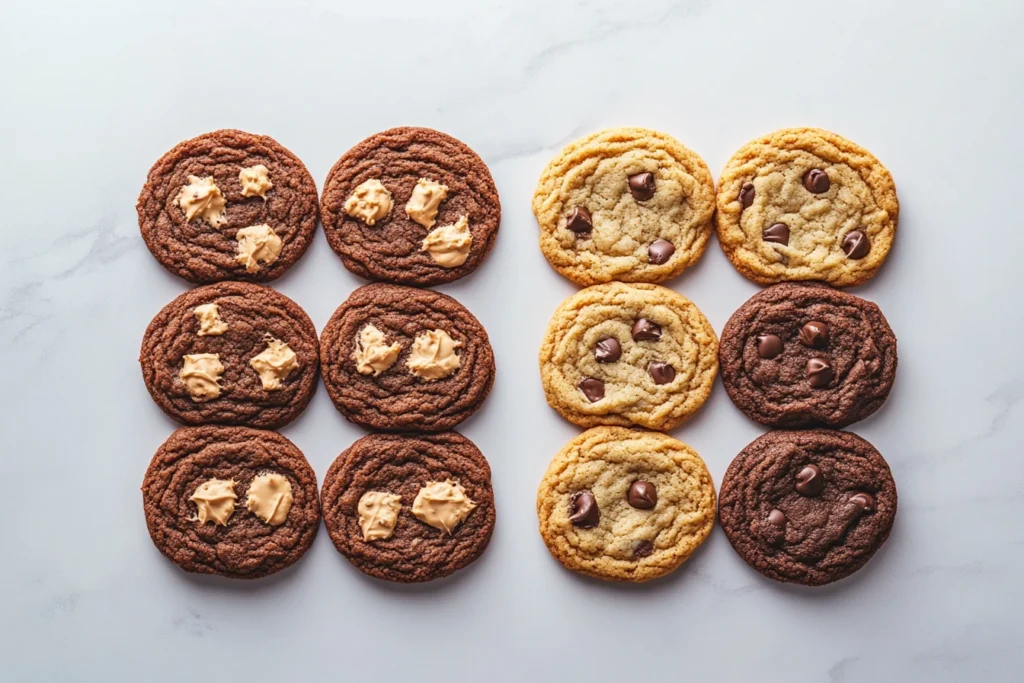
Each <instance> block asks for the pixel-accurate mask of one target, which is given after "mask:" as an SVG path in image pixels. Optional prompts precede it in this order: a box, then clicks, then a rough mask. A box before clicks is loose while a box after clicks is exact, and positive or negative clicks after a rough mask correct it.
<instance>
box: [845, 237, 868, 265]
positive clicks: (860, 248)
mask: <svg viewBox="0 0 1024 683" xmlns="http://www.w3.org/2000/svg"><path fill="white" fill-rule="evenodd" d="M869 251H871V240H869V239H868V236H867V235H865V234H864V233H863V232H861V231H860V230H854V231H852V232H848V233H846V237H844V238H843V253H845V254H846V257H847V258H852V259H862V258H864V257H865V256H867V255H868V252H869Z"/></svg>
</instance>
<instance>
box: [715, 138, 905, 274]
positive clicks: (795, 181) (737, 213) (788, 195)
mask: <svg viewBox="0 0 1024 683" xmlns="http://www.w3.org/2000/svg"><path fill="white" fill-rule="evenodd" d="M717 204H718V213H717V214H716V218H715V221H716V224H717V225H718V241H719V243H720V244H721V245H722V249H724V250H725V255H726V256H728V257H729V260H730V261H732V264H733V265H734V266H735V267H736V269H737V270H738V271H740V272H741V273H742V274H743V275H745V276H746V277H748V278H750V279H751V280H753V281H754V282H757V283H760V284H762V285H770V284H773V283H776V282H783V281H786V280H820V281H824V282H827V283H829V284H831V285H834V286H836V287H846V286H849V285H856V284H860V283H862V282H864V281H866V280H867V279H868V278H870V277H871V276H872V275H874V274H875V271H877V270H878V268H879V267H880V266H881V265H882V263H883V262H884V261H885V257H886V256H887V255H888V253H889V248H890V247H891V246H892V241H893V238H894V237H895V236H896V222H897V219H898V217H899V202H898V201H897V199H896V185H895V184H894V183H893V180H892V176H891V175H890V174H889V171H888V170H886V168H885V166H883V165H882V163H881V162H880V161H879V160H878V159H876V158H875V157H874V156H872V154H871V153H870V152H868V151H867V150H866V149H864V148H863V147H860V146H858V145H856V144H854V143H852V142H850V141H849V140H847V139H846V138H843V137H841V136H839V135H836V134H835V133H830V132H828V131H827V130H820V129H818V128H786V129H784V130H778V131H775V132H774V133H771V134H769V135H766V136H764V137H762V138H758V139H757V140H754V141H752V142H749V143H747V144H746V145H744V146H743V147H742V148H740V150H739V151H738V152H736V154H735V155H733V157H732V159H730V160H729V163H728V164H726V166H725V170H724V171H722V177H721V179H720V180H719V182H718V198H717Z"/></svg>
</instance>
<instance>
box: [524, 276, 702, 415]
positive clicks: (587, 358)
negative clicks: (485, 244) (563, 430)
mask: <svg viewBox="0 0 1024 683" xmlns="http://www.w3.org/2000/svg"><path fill="white" fill-rule="evenodd" d="M717 350H718V340H717V339H716V338H715V331H714V330H713V329H711V325H710V324H709V323H708V321H707V318H705V317H704V314H703V313H701V312H700V309H698V308H697V307H696V306H695V305H694V304H693V303H692V302H691V301H690V300H689V299H687V298H686V297H684V296H681V295H679V294H676V293H675V292H673V291H672V290H670V289H665V288H664V287H659V286H657V285H649V284H634V285H626V284H622V283H621V282H611V283H608V284H605V285H595V286H593V287H588V288H586V289H584V290H582V291H579V292H577V293H576V294H574V295H572V296H571V297H569V298H568V299H566V300H565V301H564V302H563V303H562V305H561V306H559V307H558V310H556V311H555V313H554V315H552V316H551V322H550V323H548V331H547V334H546V335H545V337H544V343H543V344H542V345H541V349H540V374H541V383H542V384H543V385H544V393H545V394H546V395H547V399H548V403H549V404H550V405H551V407H552V408H554V409H555V410H557V411H558V413H559V414H560V415H562V417H564V418H565V419H567V420H569V421H570V422H572V423H574V424H577V425H580V426H581V427H593V426H596V425H601V424H606V425H622V426H628V425H631V424H638V425H641V426H643V427H649V428H651V429H660V430H669V429H674V428H675V427H678V426H679V425H680V424H682V423H683V422H684V421H685V420H686V419H687V418H688V417H689V416H690V415H692V414H693V413H694V412H696V411H697V409H698V408H700V407H701V406H702V405H703V404H704V401H706V400H707V398H708V395H709V394H710V393H711V386H712V385H713V384H714V382H715V374H716V373H717V371H718V357H717Z"/></svg>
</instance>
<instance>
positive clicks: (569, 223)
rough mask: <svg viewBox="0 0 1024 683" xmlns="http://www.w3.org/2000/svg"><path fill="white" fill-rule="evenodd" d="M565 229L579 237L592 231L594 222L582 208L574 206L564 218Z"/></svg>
mask: <svg viewBox="0 0 1024 683" xmlns="http://www.w3.org/2000/svg"><path fill="white" fill-rule="evenodd" d="M565 227H567V228H569V229H570V230H572V231H573V232H574V233H576V234H577V235H581V234H584V233H588V232H590V231H591V230H593V229H594V221H593V220H592V219H591V217H590V212H589V211H587V210H586V209H585V208H584V207H582V206H574V207H572V210H571V211H569V215H568V216H566V218H565Z"/></svg>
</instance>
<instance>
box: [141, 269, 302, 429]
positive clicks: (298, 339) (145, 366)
mask: <svg viewBox="0 0 1024 683" xmlns="http://www.w3.org/2000/svg"><path fill="white" fill-rule="evenodd" d="M211 305H212V307H213V308H211ZM197 308H198V309H199V310H198V312H197ZM281 343H283V344H285V345H286V346H282V345H281ZM208 355H215V356H216V359H213V358H209V357H208ZM186 356H188V357H189V358H191V359H192V362H191V363H190V362H189V361H188V359H186ZM197 356H199V358H197ZM253 359H256V360H255V361H254V360H253ZM261 361H265V363H264V362H261ZM139 362H140V363H141V364H142V377H143V379H144V380H145V382H146V388H147V389H149V393H150V395H151V396H152V397H153V400H154V401H156V403H157V405H159V406H160V407H161V408H162V409H163V410H164V412H165V413H167V414H168V415H170V416H171V417H173V418H174V419H175V420H178V421H179V422H183V423H185V424H193V425H195V424H209V423H216V424H236V425H247V426H250V427H280V426H282V425H285V424H287V423H289V422H291V421H292V420H294V419H295V418H296V417H298V415H299V413H301V412H302V411H303V409H305V407H306V405H307V404H309V400H310V399H311V398H312V397H313V392H314V391H316V385H317V374H318V369H319V366H320V355H319V343H318V341H317V336H316V329H315V328H314V327H313V323H312V321H310V319H309V316H307V315H306V312H305V311H303V310H302V309H301V308H300V307H299V305H298V304H296V303H295V302H294V301H292V300H291V299H289V298H288V297H286V296H285V295H283V294H279V293H278V292H275V291H274V290H272V289H270V288H268V287H261V286H259V285H254V284H250V283H246V282H220V283H217V284H213V285H207V286H205V287H198V288H196V289H193V290H191V291H188V292H185V293H184V294H182V295H181V296H179V297H178V298H177V299H175V300H174V301H172V302H171V303H169V304H167V305H166V306H164V308H163V310H161V311H160V312H159V313H158V314H157V316H156V317H155V318H153V321H152V322H151V323H150V324H149V327H148V328H146V334H145V336H144V337H143V339H142V350H141V351H140V353H139ZM218 366H219V368H218ZM217 369H219V370H220V374H219V377H218V375H217V372H216V370H217ZM264 377H266V379H267V383H265V382H264ZM213 380H216V385H217V388H215V386H214V384H212V382H213ZM218 389H219V393H218ZM193 394H195V395H193ZM214 394H217V395H216V396H214Z"/></svg>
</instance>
